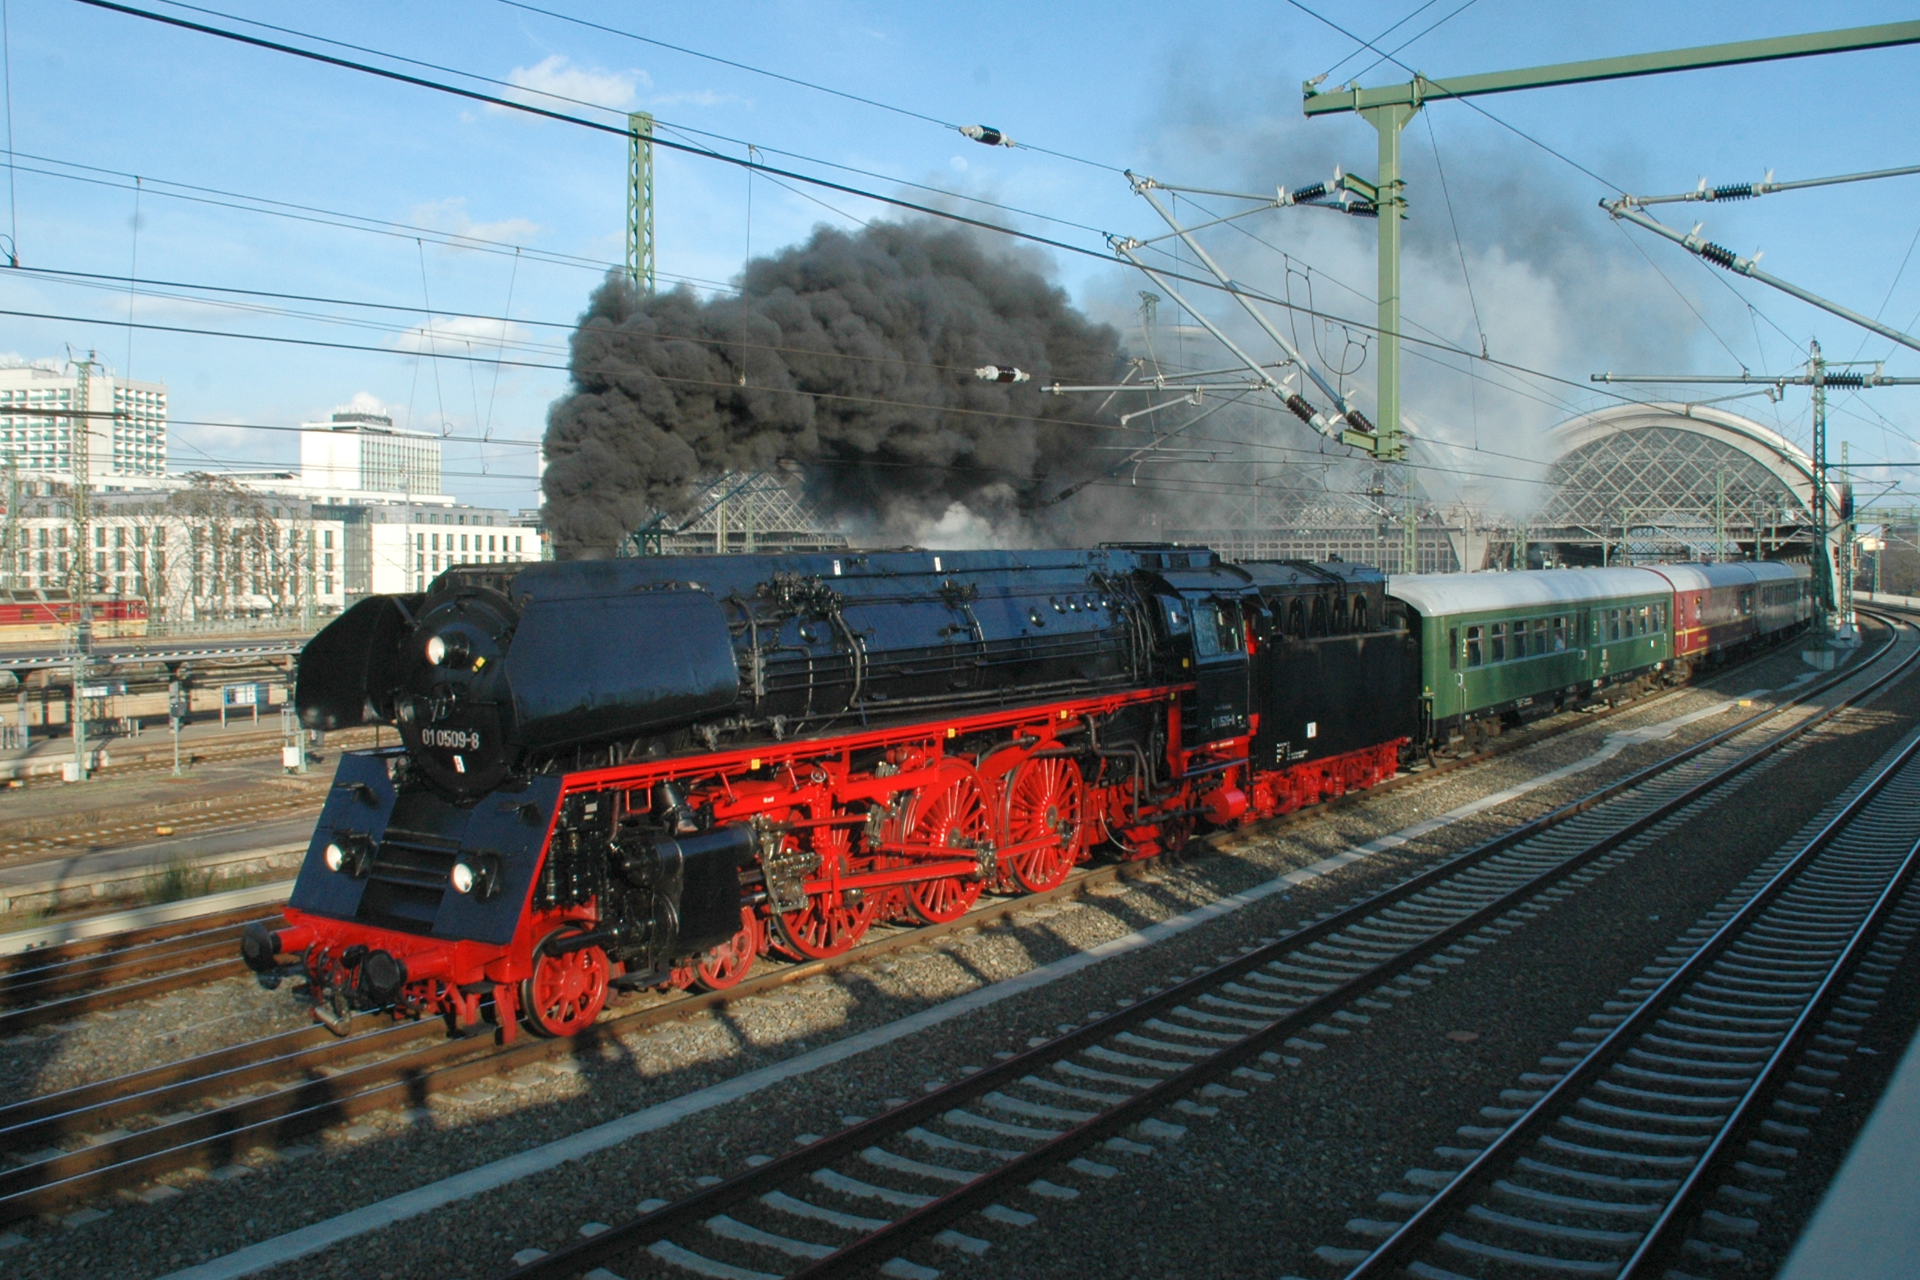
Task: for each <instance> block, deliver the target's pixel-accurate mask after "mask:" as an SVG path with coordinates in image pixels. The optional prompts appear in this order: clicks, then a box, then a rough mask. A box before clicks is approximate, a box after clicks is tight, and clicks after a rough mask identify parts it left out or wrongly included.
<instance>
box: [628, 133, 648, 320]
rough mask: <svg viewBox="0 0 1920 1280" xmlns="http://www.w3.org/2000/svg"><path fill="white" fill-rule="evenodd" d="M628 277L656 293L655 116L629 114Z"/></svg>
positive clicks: (645, 289)
mask: <svg viewBox="0 0 1920 1280" xmlns="http://www.w3.org/2000/svg"><path fill="white" fill-rule="evenodd" d="M627 279H628V281H630V282H631V283H632V284H633V287H634V288H636V289H638V290H640V292H642V293H652V292H653V116H652V114H651V113H649V112H646V111H635V112H634V113H632V114H631V115H629V116H628V117H627Z"/></svg>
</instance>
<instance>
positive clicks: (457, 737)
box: [420, 729, 480, 751]
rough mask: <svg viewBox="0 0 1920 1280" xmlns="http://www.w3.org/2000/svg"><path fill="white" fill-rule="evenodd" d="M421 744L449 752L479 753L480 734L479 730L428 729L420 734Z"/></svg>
mask: <svg viewBox="0 0 1920 1280" xmlns="http://www.w3.org/2000/svg"><path fill="white" fill-rule="evenodd" d="M420 743H421V745H422V746H427V747H444V748H446V749H447V750H449V751H478V750H479V749H480V733H479V731H478V730H477V729H426V730H423V731H422V732H421V734H420Z"/></svg>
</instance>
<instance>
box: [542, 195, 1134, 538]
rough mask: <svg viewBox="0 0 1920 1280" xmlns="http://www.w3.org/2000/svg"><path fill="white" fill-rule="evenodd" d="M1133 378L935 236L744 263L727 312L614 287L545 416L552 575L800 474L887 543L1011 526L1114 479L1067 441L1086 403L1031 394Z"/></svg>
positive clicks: (964, 244) (1058, 297)
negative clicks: (1012, 371) (699, 503)
mask: <svg viewBox="0 0 1920 1280" xmlns="http://www.w3.org/2000/svg"><path fill="white" fill-rule="evenodd" d="M1124 359H1125V358H1124V356H1123V354H1122V351H1121V347H1120V337H1119V335H1118V334H1117V333H1116V332H1115V331H1114V330H1113V329H1111V328H1109V327H1107V326H1106V325H1101V324H1095V323H1093V322H1092V321H1090V320H1088V319H1087V317H1086V316H1084V315H1082V314H1081V313H1080V312H1079V311H1078V310H1076V309H1075V308H1074V306H1073V305H1072V303H1071V302H1070V301H1069V300H1068V298H1067V295H1066V293H1065V292H1064V291H1063V290H1061V289H1059V288H1057V287H1055V286H1053V285H1050V284H1049V283H1047V281H1046V280H1045V279H1043V278H1042V277H1041V275H1040V274H1039V273H1038V272H1037V271H1035V270H1033V269H1032V268H1031V267H1030V266H1029V265H1026V264H1025V263H1022V262H1020V261H1018V260H1016V259H1013V258H1009V257H1006V256H1003V255H1000V254H997V253H994V252H990V251H988V249H986V248H985V247H983V246H982V245H981V244H980V243H978V242H977V241H976V240H975V238H974V237H973V236H971V235H970V234H968V233H965V232H962V231H957V230H950V229H946V228H942V227H939V226H936V225H932V224H922V223H914V224H905V225H903V224H898V223H876V224H874V225H873V226H871V227H870V228H868V229H867V230H864V231H861V232H858V233H855V234H850V235H849V234H844V233H842V232H839V231H833V230H828V229H825V228H821V229H817V230H816V231H815V232H814V234H813V236H812V237H811V238H810V239H809V240H808V241H807V242H806V243H805V244H802V245H798V246H796V247H793V248H790V249H787V250H785V251H783V252H781V253H779V254H777V255H775V256H773V257H771V258H761V259H756V260H754V261H753V262H751V263H749V264H748V266H747V268H746V270H745V272H744V274H743V276H742V278H741V291H740V294H739V296H737V297H735V296H718V297H713V298H710V299H706V300H702V299H700V298H698V297H696V296H695V295H694V294H693V292H692V291H690V290H688V289H686V288H680V289H676V290H674V291H673V292H671V293H663V294H655V295H652V296H644V295H642V294H640V293H639V292H637V291H636V290H635V289H634V288H632V287H631V286H630V285H629V284H628V283H627V282H626V281H625V279H624V278H622V277H619V276H617V275H611V276H609V277H608V279H607V280H606V282H605V283H603V284H602V285H601V286H600V287H599V288H598V289H596V290H595V291H594V294H593V297H592V300H591V301H590V302H589V304H588V306H587V311H586V314H585V315H584V316H582V318H581V321H580V327H579V329H578V330H577V331H576V332H575V333H574V336H573V340H572V357H571V362H570V369H571V372H572V375H573V386H572V388H571V389H570V390H569V391H568V393H567V394H566V395H565V396H563V397H562V398H561V399H559V400H557V401H555V402H554V404H553V407H552V408H551V410H550V411H549V412H548V416H547V432H546V458H547V470H546V476H545V480H544V482H543V489H544V495H545V499H546V509H545V514H546V520H547V526H548V528H549V529H551V530H552V532H553V538H554V545H555V548H556V550H557V552H558V554H560V555H561V556H563V557H577V556H594V555H605V554H608V553H610V552H611V550H612V549H613V548H614V547H616V546H617V545H618V544H619V543H620V541H621V540H622V539H623V538H624V537H625V536H626V535H627V534H628V533H629V532H631V531H632V530H634V529H637V528H639V527H640V526H641V525H642V524H643V523H644V522H645V521H646V519H647V518H648V517H649V515H650V514H651V513H652V512H654V511H666V512H679V511H684V510H686V509H687V505H688V503H689V501H690V498H691V494H692V493H693V492H694V482H695V481H696V480H698V479H701V478H705V477H710V476H711V475H713V474H714V473H715V472H718V471H721V470H737V471H759V470H766V469H769V468H775V467H781V466H786V467H788V468H791V467H792V466H793V465H794V464H798V466H799V468H800V470H801V471H802V473H803V475H804V476H805V477H806V484H807V487H808V490H809V493H810V494H811V496H812V497H813V498H814V499H815V500H816V501H818V502H820V503H821V504H822V505H823V506H824V507H825V508H826V509H827V510H828V511H830V512H832V513H834V514H835V515H836V516H839V517H842V518H846V519H848V520H849V521H850V522H852V523H854V524H855V525H856V526H864V527H866V528H869V529H873V530H878V531H886V532H891V533H893V534H894V535H896V536H899V535H902V534H904V535H907V536H911V531H912V530H913V529H914V528H916V527H917V526H919V525H922V524H925V523H927V522H929V521H932V520H935V519H937V518H939V517H940V516H941V515H942V513H944V512H949V511H950V510H951V509H952V507H953V505H954V504H955V503H959V504H962V505H963V506H964V507H965V508H966V509H967V510H968V511H969V512H970V513H972V514H974V515H976V516H979V517H981V518H983V519H986V520H988V521H992V520H994V519H995V518H996V517H999V516H1004V517H1007V518H1011V519H1015V520H1018V519H1022V518H1024V517H1023V516H1022V514H1021V513H1023V512H1031V511H1032V510H1033V509H1034V508H1035V507H1036V505H1037V504H1042V503H1044V501H1045V497H1046V495H1048V494H1051V493H1055V492H1057V491H1058V490H1059V489H1060V488H1062V487H1064V486H1066V485H1068V484H1071V483H1073V482H1074V481H1076V480H1079V479H1084V478H1087V477H1088V476H1090V475H1093V474H1096V473H1097V470H1098V468H1099V467H1100V466H1101V465H1103V462H1104V461H1105V459H1104V457H1103V455H1101V454H1099V453H1097V452H1094V451H1092V450H1091V449H1090V448H1089V446H1090V444H1092V443H1093V441H1092V438H1091V437H1092V434H1093V433H1091V432H1090V431H1089V430H1088V428H1086V427H1084V426H1081V425H1076V424H1077V423H1082V422H1086V421H1088V420H1090V418H1091V415H1092V411H1093V410H1094V408H1095V407H1096V405H1097V404H1098V400H1097V399H1092V398H1089V397H1086V396H1052V395H1046V394H1043V392H1042V388H1044V387H1045V386H1047V385H1048V384H1050V383H1053V382H1055V381H1060V382H1066V383H1108V382H1113V381H1116V380H1117V379H1118V378H1119V377H1120V375H1121V373H1122V372H1123V370H1124V368H1125V363H1124ZM984 365H1002V366H1015V367H1018V368H1020V369H1022V370H1025V371H1026V372H1027V373H1029V374H1031V375H1032V379H1031V381H1028V382H1022V383H1011V384H1003V383H999V382H984V381H981V380H980V379H978V378H977V377H976V376H975V375H974V372H973V370H974V369H975V368H976V367H978V366H984Z"/></svg>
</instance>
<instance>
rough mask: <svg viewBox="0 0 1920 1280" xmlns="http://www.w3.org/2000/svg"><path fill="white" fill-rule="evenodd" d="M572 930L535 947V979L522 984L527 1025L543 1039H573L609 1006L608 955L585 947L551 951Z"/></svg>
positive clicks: (549, 935)
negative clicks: (573, 949) (562, 1037)
mask: <svg viewBox="0 0 1920 1280" xmlns="http://www.w3.org/2000/svg"><path fill="white" fill-rule="evenodd" d="M570 932H571V930H566V929H556V930H555V931H554V932H552V933H550V934H548V935H547V936H546V938H545V940H543V941H542V942H541V943H540V945H539V946H538V947H535V948H534V960H533V976H532V977H530V978H528V979H527V980H526V981H525V982H524V983H522V984H521V991H520V1004H521V1008H522V1011H523V1012H524V1013H525V1015H526V1019H527V1025H528V1026H529V1027H531V1028H532V1029H533V1030H534V1032H536V1033H537V1034H539V1035H543V1036H554V1037H559V1036H570V1035H574V1034H576V1033H578V1032H580V1031H583V1030H585V1029H586V1028H587V1027H589V1026H591V1025H592V1024H593V1020H594V1019H595V1018H597V1017H599V1016H600V1010H601V1009H603V1008H605V1007H606V1004H607V983H608V981H609V980H610V979H611V977H612V973H611V970H610V967H609V965H608V964H607V953H606V952H604V951H602V950H601V949H600V948H599V947H582V948H581V949H580V950H578V951H569V952H566V953H565V954H561V955H555V954H553V953H551V952H550V951H549V950H548V947H549V946H551V945H552V944H553V943H554V942H556V941H558V940H559V939H560V938H563V937H565V936H566V935H567V934H568V933H570Z"/></svg>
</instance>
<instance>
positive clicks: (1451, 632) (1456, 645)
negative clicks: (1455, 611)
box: [1447, 627, 1460, 671]
mask: <svg viewBox="0 0 1920 1280" xmlns="http://www.w3.org/2000/svg"><path fill="white" fill-rule="evenodd" d="M1447 666H1448V667H1450V668H1452V669H1453V670H1455V671H1458V670H1459V669H1460V628H1458V627H1450V628H1448V629H1447Z"/></svg>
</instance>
